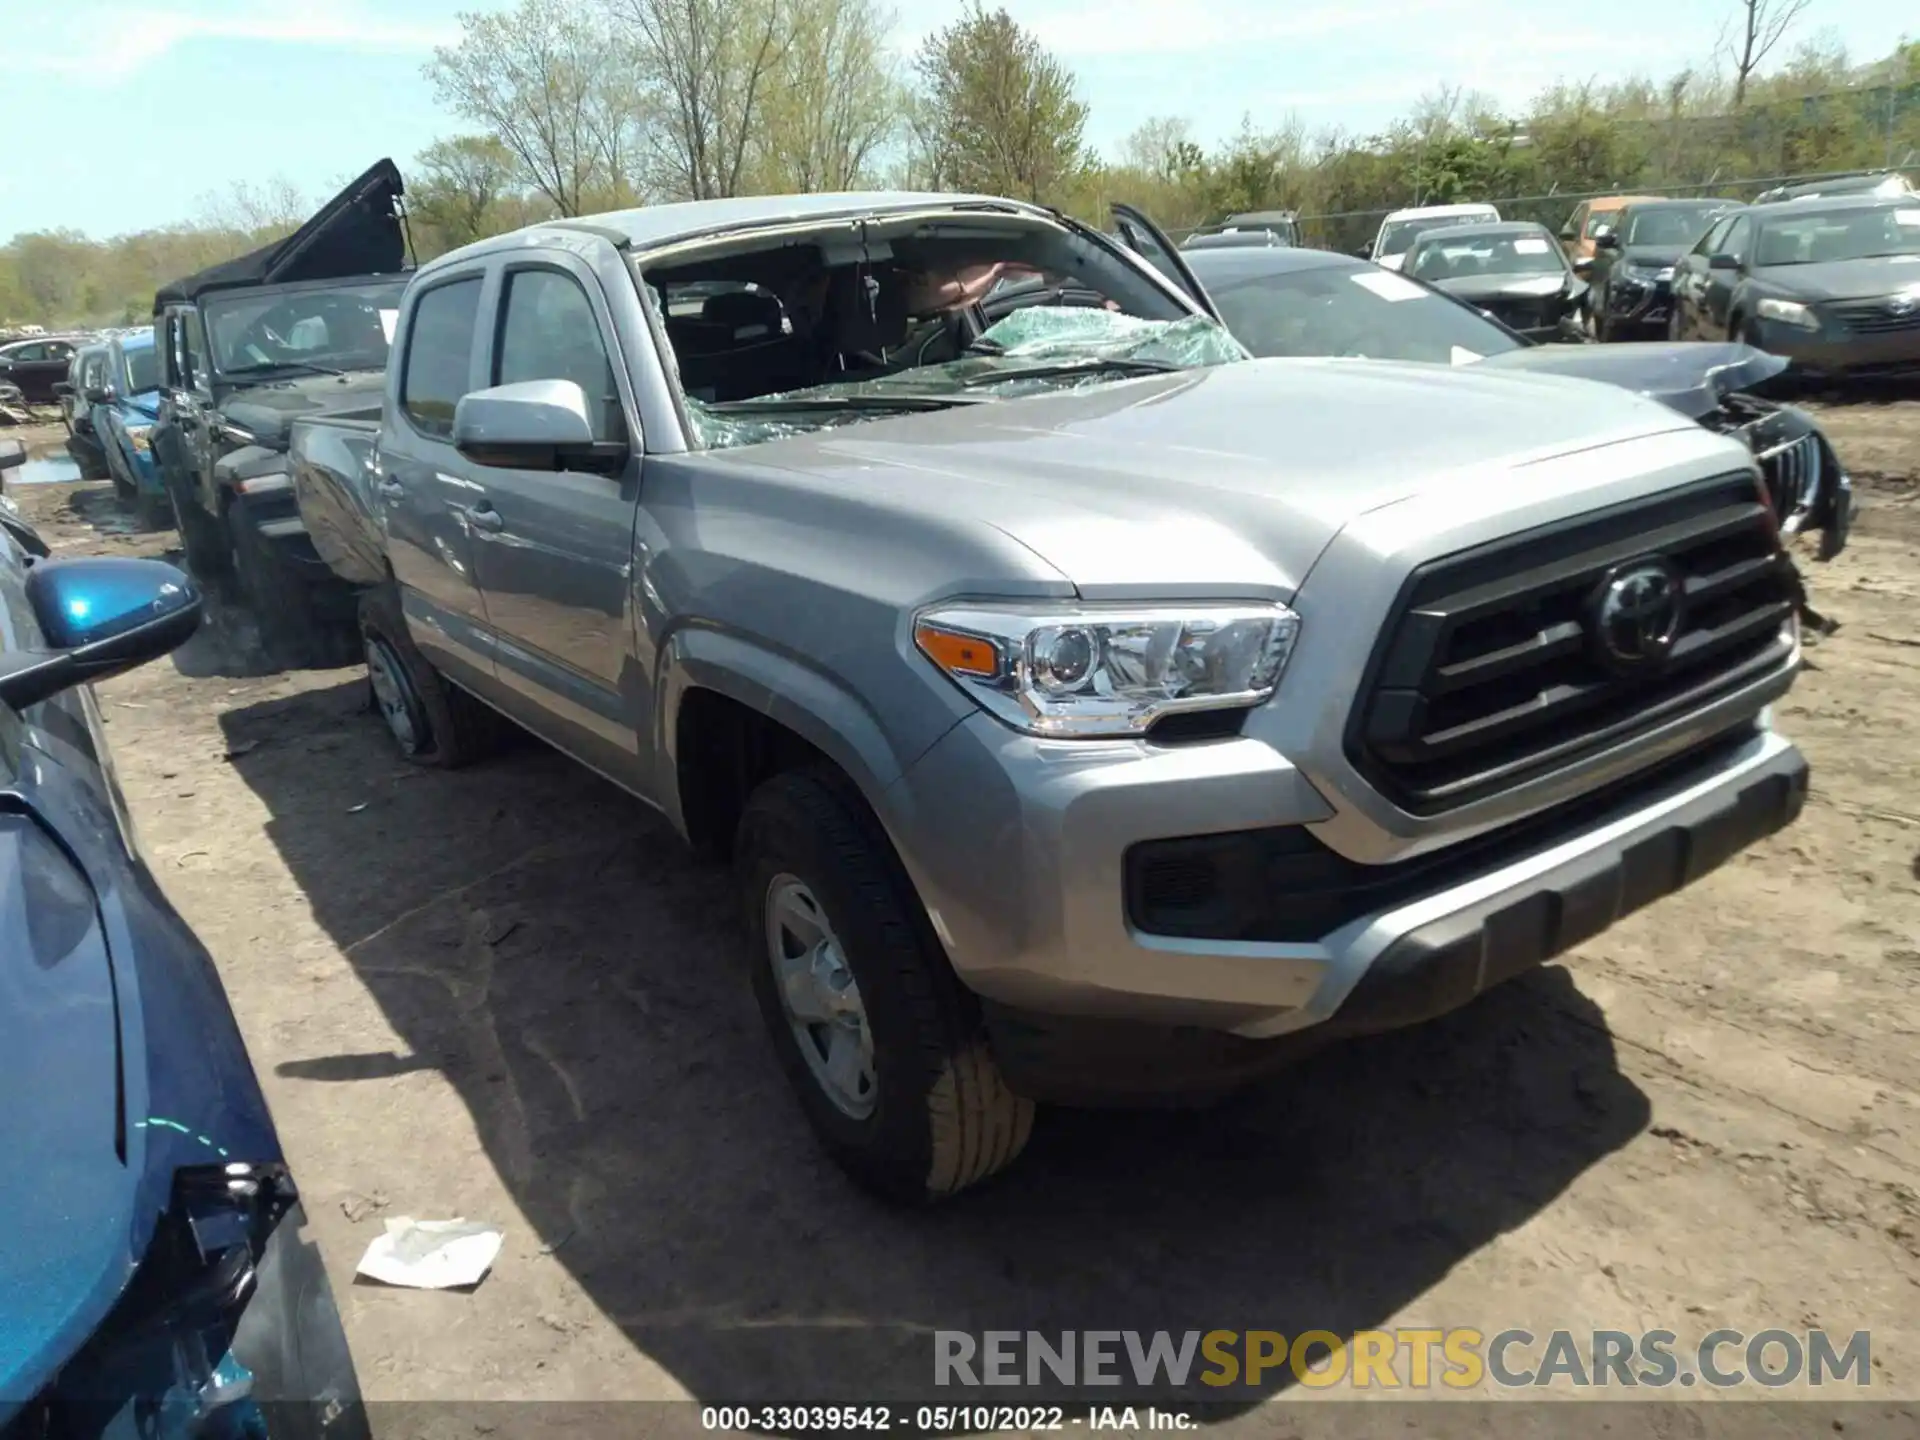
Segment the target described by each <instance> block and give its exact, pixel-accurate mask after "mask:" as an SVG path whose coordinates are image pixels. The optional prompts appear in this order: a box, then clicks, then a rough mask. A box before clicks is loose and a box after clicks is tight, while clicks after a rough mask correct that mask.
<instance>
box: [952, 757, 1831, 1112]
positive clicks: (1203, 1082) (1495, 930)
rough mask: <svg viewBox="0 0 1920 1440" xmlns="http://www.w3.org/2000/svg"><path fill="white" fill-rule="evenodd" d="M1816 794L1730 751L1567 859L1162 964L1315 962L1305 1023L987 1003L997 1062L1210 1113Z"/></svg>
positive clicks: (1590, 835)
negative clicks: (1235, 1022) (1228, 1025)
mask: <svg viewBox="0 0 1920 1440" xmlns="http://www.w3.org/2000/svg"><path fill="white" fill-rule="evenodd" d="M1806 789H1807V765H1806V762H1805V760H1803V759H1802V758H1801V756H1800V753H1799V752H1798V751H1797V750H1796V749H1795V748H1794V747H1793V746H1792V745H1791V744H1790V743H1788V742H1787V741H1785V740H1784V739H1782V738H1781V737H1779V736H1778V735H1775V734H1773V733H1772V732H1771V731H1766V730H1761V731H1756V732H1754V733H1753V735H1752V736H1751V737H1750V738H1749V739H1748V740H1747V741H1746V742H1745V743H1744V744H1739V745H1738V746H1737V747H1736V751H1735V752H1734V753H1731V754H1728V753H1726V751H1725V750H1724V747H1716V754H1715V757H1714V759H1713V760H1712V761H1710V762H1709V763H1707V764H1705V765H1697V766H1695V767H1694V768H1693V769H1692V770H1691V771H1690V772H1689V771H1686V770H1683V771H1682V772H1680V773H1677V774H1673V775H1671V776H1670V777H1669V778H1668V779H1667V781H1666V783H1664V784H1663V785H1661V786H1660V787H1659V789H1658V792H1657V793H1656V794H1654V795H1652V796H1650V797H1649V796H1644V795H1643V796H1639V797H1636V798H1635V799H1634V800H1633V801H1631V802H1630V803H1627V804H1624V805H1622V806H1621V807H1619V808H1618V809H1617V810H1616V811H1615V812H1614V813H1613V814H1611V815H1609V816H1607V817H1605V818H1603V819H1601V820H1600V821H1598V822H1596V823H1591V824H1588V825H1586V826H1585V828H1580V829H1577V830H1575V832H1574V833H1569V834H1566V835H1564V836H1563V837H1561V838H1560V839H1559V840H1558V841H1557V843H1555V842H1549V843H1547V844H1546V845H1545V846H1544V847H1543V848H1541V849H1540V850H1538V851H1537V852H1535V853H1532V854H1529V855H1527V856H1525V857H1524V858H1522V859H1519V860H1514V861H1510V862H1508V863H1504V864H1499V865H1496V866H1494V867H1492V868H1488V869H1485V870H1483V871H1481V872H1480V873H1478V874H1473V875H1470V876H1466V877H1461V878H1458V879H1457V880H1455V881H1453V883H1450V884H1449V886H1448V888H1446V889H1445V890H1443V891H1441V892H1439V893H1435V894H1430V895H1427V896H1425V897H1423V898H1420V899H1417V900H1414V901H1411V902H1409V903H1405V904H1400V905H1396V906H1395V907H1393V908H1390V909H1387V910H1383V911H1381V912H1379V913H1376V914H1371V915H1366V916H1362V917H1360V918H1359V919H1356V920H1354V921H1353V922H1351V923H1349V924H1347V925H1344V926H1342V927H1341V928H1340V929H1339V930H1337V931H1335V932H1334V933H1332V934H1329V935H1327V936H1326V937H1324V939H1322V940H1321V941H1320V942H1319V943H1318V944H1317V945H1314V946H1311V947H1304V946H1281V945H1257V944H1239V945H1236V946H1234V947H1233V949H1232V950H1231V951H1228V952H1226V953H1223V952H1222V951H1221V950H1220V949H1218V948H1208V949H1204V950H1197V951H1195V950H1190V951H1188V952H1186V953H1184V954H1179V953H1175V952H1162V953H1163V954H1165V955H1166V957H1167V959H1168V961H1169V963H1171V964H1175V965H1179V966H1181V967H1183V968H1190V969H1191V971H1192V972H1193V973H1194V974H1195V976H1196V977H1198V976H1200V975H1202V974H1205V973H1207V972H1208V971H1210V970H1212V969H1213V968H1214V967H1215V966H1216V965H1218V964H1219V963H1220V962H1223V961H1234V962H1238V963H1240V964H1242V965H1248V966H1252V965H1259V964H1262V963H1264V964H1266V965H1269V966H1271V967H1272V969H1273V970H1274V971H1275V979H1276V981H1279V980H1280V979H1281V977H1282V976H1284V977H1285V981H1286V983H1293V981H1294V980H1295V979H1296V978H1297V977H1298V975H1299V973H1300V972H1299V970H1298V969H1297V968H1296V967H1298V966H1299V965H1300V964H1301V963H1302V962H1301V959H1300V956H1301V954H1302V952H1303V951H1308V950H1311V951H1313V952H1316V958H1315V959H1314V960H1313V961H1311V962H1308V964H1309V968H1310V969H1311V971H1312V973H1314V974H1315V975H1317V980H1316V981H1315V983H1313V985H1312V986H1311V987H1310V989H1309V991H1308V993H1307V997H1306V999H1305V1001H1304V1002H1303V1003H1302V1004H1301V1005H1300V1006H1299V1007H1297V1008H1296V1009H1295V1010H1293V1011H1292V1012H1288V1013H1285V1014H1280V1015H1276V1016H1274V1017H1272V1018H1271V1019H1270V1020H1269V1021H1268V1022H1266V1023H1261V1022H1255V1023H1253V1024H1249V1025H1243V1026H1241V1027H1239V1028H1238V1029H1237V1030H1236V1031H1226V1030H1220V1029H1214V1028H1209V1027H1207V1026H1206V1025H1203V1024H1192V1023H1187V1024H1181V1023H1168V1022H1165V1021H1156V1020H1154V1019H1152V1018H1151V1017H1150V1016H1146V1017H1143V1016H1142V1015H1139V1014H1135V1015H1129V1016H1113V1015H1106V1014H1101V1015H1083V1014H1082V1015H1064V1014H1059V1013H1054V1012H1049V1011H1045V1010H1036V1009H1034V1008H1032V1007H1030V1006H1025V1005H1020V1004H1017V1003H1008V1002H1005V1001H1000V1000H996V999H993V998H991V997H989V998H988V999H987V1000H986V1001H985V1003H984V1005H983V1010H984V1013H985V1017H986V1021H987V1025H988V1031H989V1035H990V1037H991V1041H992V1044H993V1047H994V1053H995V1058H996V1060H997V1061H998V1063H999V1064H1000V1067H1001V1069H1002V1071H1003V1072H1004V1073H1005V1075H1006V1077H1007V1080H1008V1083H1009V1084H1010V1085H1012V1086H1013V1088H1014V1089H1015V1090H1017V1091H1019V1092H1020V1093H1023V1094H1026V1095H1028V1096H1030V1097H1032V1098H1034V1099H1037V1100H1042V1101H1050V1102H1054V1103H1063V1104H1103V1103H1108V1104H1110V1103H1125V1104H1151V1103H1154V1102H1156V1101H1162V1100H1168V1099H1174V1100H1181V1099H1190V1098H1195V1097H1205V1096H1211V1095H1214V1094H1217V1093H1220V1092H1222V1091H1225V1090H1229V1089H1231V1088H1233V1087H1234V1086H1236V1085H1240V1084H1243V1083H1246V1082H1247V1081H1249V1080H1252V1079H1255V1078H1258V1077H1259V1076H1260V1075H1263V1074H1265V1073H1268V1072H1270V1071H1273V1070H1276V1069H1279V1068H1282V1067H1285V1066H1287V1065H1290V1064H1292V1063H1295V1062H1296V1061H1297V1060H1298V1059H1300V1058H1301V1057H1302V1056H1303V1055H1305V1054H1307V1053H1310V1052H1311V1051H1312V1050H1314V1049H1316V1048H1319V1047H1320V1046H1321V1045H1324V1044H1326V1043H1328V1042H1330V1041H1333V1040H1336V1039H1340V1038H1344V1037H1350V1036H1356V1035H1364V1034H1371V1033H1375V1032H1379V1031H1385V1030H1393V1029H1398V1028H1401V1027H1404V1026H1408V1025H1412V1024H1416V1023H1419V1022H1421V1021H1424V1020H1428V1019H1431V1018H1434V1017H1436V1016H1439V1015H1443V1014H1445V1013H1447V1012H1449V1011H1451V1010H1454V1009H1456V1008H1458V1007H1460V1006H1462V1005H1464V1004H1466V1003H1467V1002H1468V1001H1470V1000H1472V999H1474V998H1475V997H1476V996H1478V995H1480V994H1481V993H1483V992H1484V991H1486V990H1488V989H1490V988H1492V987H1493V986H1495V985H1498V984H1500V983H1501V982H1503V981H1506V980H1509V979H1513V978H1515V977H1517V976H1519V975H1521V974H1523V973H1525V972H1526V971H1528V970H1530V969H1533V968H1535V967H1537V966H1539V965H1542V964H1544V963H1545V962H1547V961H1549V960H1551V959H1553V958H1554V957H1555V956H1558V955H1560V954H1562V953H1564V952H1565V951H1567V950H1570V949H1572V948H1574V947H1575V946H1578V945H1580V944H1582V943H1583V942H1585V941H1587V940H1590V939H1592V938H1593V937H1594V936H1595V935H1597V934H1599V933H1600V932H1601V931H1603V930H1605V929H1607V928H1608V927H1609V926H1610V925H1612V924H1613V923H1614V922H1615V921H1617V920H1619V919H1621V918H1623V917H1624V916H1626V915H1628V914H1630V913H1632V912H1633V911H1635V910H1638V909H1640V908H1642V907H1644V906H1646V905H1647V904H1649V903H1651V902H1653V901H1655V900H1657V899H1659V898H1660V897H1662V896H1664V895H1667V894H1670V893H1672V892H1674V891H1676V890H1678V889H1680V888H1682V887H1683V886H1685V885H1688V884H1691V883H1692V882H1693V881H1695V880H1697V879H1699V878H1700V877H1701V876H1702V875H1704V874H1706V873H1707V872H1708V871H1710V870H1712V869H1714V868H1715V867H1717V866H1718V865H1720V864H1721V863H1723V862H1724V861H1725V860H1727V859H1728V858H1729V857H1731V856H1732V855H1734V854H1735V853H1737V852H1738V851H1739V850H1741V849H1743V848H1744V847H1746V846H1748V845H1750V844H1752V843H1753V842H1754V841H1756V840H1759V839H1761V838H1762V837H1764V836H1766V835H1769V834H1771V833H1773V832H1774V831H1776V830H1779V829H1781V828H1782V827H1784V826H1786V825H1788V824H1789V823H1791V822H1792V821H1793V819H1794V818H1795V817H1796V816H1797V815H1798V814H1799V811H1800V808H1801V806H1802V804H1803V802H1804V800H1805V797H1806ZM962 973H963V974H964V973H965V972H964V971H963V972H962ZM1149 1008H1150V1007H1149Z"/></svg>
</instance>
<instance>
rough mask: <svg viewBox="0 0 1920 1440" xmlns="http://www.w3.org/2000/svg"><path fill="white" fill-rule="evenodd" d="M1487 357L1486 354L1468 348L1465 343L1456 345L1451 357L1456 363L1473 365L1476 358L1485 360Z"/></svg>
mask: <svg viewBox="0 0 1920 1440" xmlns="http://www.w3.org/2000/svg"><path fill="white" fill-rule="evenodd" d="M1486 358H1487V357H1486V356H1484V355H1481V354H1478V353H1477V352H1475V351H1472V350H1469V349H1467V347H1466V346H1464V345H1456V346H1454V347H1453V354H1452V356H1451V359H1452V361H1453V363H1454V364H1455V365H1471V364H1473V362H1474V361H1476V360H1484V359H1486Z"/></svg>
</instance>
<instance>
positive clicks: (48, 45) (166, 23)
mask: <svg viewBox="0 0 1920 1440" xmlns="http://www.w3.org/2000/svg"><path fill="white" fill-rule="evenodd" d="M68 18H69V20H70V22H71V23H69V24H67V25H63V26H61V27H59V32H58V34H56V32H55V28H54V27H52V26H47V27H44V28H42V29H41V30H40V32H39V33H38V35H36V36H33V37H32V38H29V39H28V40H27V42H26V44H25V45H24V46H21V47H19V48H17V49H16V50H15V51H14V53H13V54H11V55H10V56H9V57H8V58H9V59H10V60H12V61H13V62H14V63H16V64H20V65H24V66H25V67H26V68H27V69H29V70H42V71H51V72H54V73H57V74H62V75H70V76H73V77H75V78H76V79H79V80H82V81H85V80H97V81H114V80H123V79H125V78H126V77H127V76H129V75H131V74H133V73H134V72H135V71H138V70H141V69H144V68H145V67H146V66H148V65H151V64H152V63H153V62H154V61H156V60H158V59H160V58H161V57H162V56H164V55H166V54H167V53H168V52H169V51H171V50H172V49H174V48H175V47H176V46H178V45H181V44H183V43H186V42H188V41H193V40H259V41H266V42H269V43H273V44H284V45H330V46H340V47H345V48H351V49H357V50H403V51H404V50H426V49H430V48H431V47H433V46H435V45H440V44H445V43H447V41H448V40H449V39H451V38H454V36H455V33H456V32H454V31H453V30H452V27H450V26H434V25H422V24H410V23H407V22H403V21H394V20H389V19H384V18H381V17H378V16H375V15H373V14H371V13H370V12H368V11H366V10H363V9H361V8H360V7H359V6H358V5H356V4H331V5H329V4H317V5H310V6H308V7H306V8H303V9H300V10H295V9H292V8H281V7H277V6H275V7H268V6H265V5H252V6H248V7H245V8H237V9H228V10H225V11H219V12H214V13H187V12H184V11H179V10H165V9H160V10H132V9H124V8H121V7H119V6H114V5H106V6H102V5H83V6H79V7H76V8H75V9H74V10H72V11H69V12H68ZM62 42H64V43H62Z"/></svg>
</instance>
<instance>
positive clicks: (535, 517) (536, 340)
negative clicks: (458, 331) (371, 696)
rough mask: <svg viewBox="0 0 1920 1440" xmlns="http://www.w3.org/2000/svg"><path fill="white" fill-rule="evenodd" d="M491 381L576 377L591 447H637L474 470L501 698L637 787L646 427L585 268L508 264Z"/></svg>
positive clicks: (554, 262) (480, 558) (559, 263)
mask: <svg viewBox="0 0 1920 1440" xmlns="http://www.w3.org/2000/svg"><path fill="white" fill-rule="evenodd" d="M490 316H491V318H492V319H493V321H494V336H495V338H494V343H493V346H492V348H491V353H490V354H489V355H488V357H487V360H488V366H489V369H488V373H487V375H486V378H485V382H484V383H486V384H487V385H509V384H514V383H516V382H518V381H523V380H571V381H573V382H574V383H575V384H577V385H579V386H580V388H581V390H582V391H583V392H585V394H586V397H587V406H588V413H589V415H590V416H591V418H592V421H593V427H594V439H595V440H599V441H607V442H619V443H624V444H628V445H630V446H633V448H634V450H635V452H636V458H634V459H630V460H629V462H628V464H627V465H626V467H625V469H624V470H623V471H622V472H621V473H619V474H617V475H601V474H592V473H589V472H586V471H580V470H559V471H552V470H513V469H507V468H504V467H494V466H479V465H469V466H468V468H467V470H466V472H465V473H466V474H467V475H468V477H469V478H470V479H471V480H472V481H473V482H474V483H475V485H476V487H477V488H476V491H475V494H474V498H473V501H472V504H473V519H474V522H475V528H474V566H475V572H476V574H477V575H478V577H479V582H480V592H481V595H482V597H483V599H484V601H485V604H486V610H487V624H488V625H489V627H491V629H492V631H493V635H494V642H495V648H494V661H495V665H496V667H497V668H496V673H497V676H498V680H499V685H500V689H501V694H502V700H503V703H504V704H505V705H506V706H507V707H508V708H509V709H510V710H512V711H517V712H519V713H521V714H524V715H526V716H527V717H528V719H529V723H534V724H537V726H538V728H539V730H540V732H541V733H542V734H543V735H545V736H547V737H548V738H550V739H553V740H555V741H557V742H558V743H559V744H561V745H562V746H563V747H564V748H566V749H568V750H570V751H572V752H573V753H574V754H575V755H577V756H578V757H579V758H581V759H583V760H585V761H587V762H588V763H589V764H592V765H594V766H596V767H597V768H599V769H600V770H602V771H604V772H605V773H606V774H608V775H610V776H612V777H613V778H614V779H616V780H619V781H622V782H625V783H627V784H631V785H636V786H637V785H640V784H642V783H643V782H644V779H645V777H644V776H643V775H642V773H641V767H640V755H639V750H638V745H639V737H640V735H641V734H643V733H644V732H645V728H646V727H645V726H644V724H642V723H640V720H639V717H638V716H637V714H636V713H635V709H636V707H635V705H634V704H631V703H629V697H630V696H636V695H638V694H639V693H640V692H641V688H642V687H641V685H640V680H639V677H637V676H630V675H629V667H630V665H631V663H632V659H631V657H632V655H633V651H634V636H635V627H636V617H635V615H634V613H633V596H634V586H633V583H632V572H633V553H634V552H633V534H634V522H635V517H636V512H637V510H638V508H639V504H640V465H639V463H638V460H637V451H638V448H639V447H638V445H637V444H635V441H636V438H637V437H638V435H639V433H640V430H639V426H638V424H637V422H636V421H635V420H634V418H633V417H634V413H635V412H634V410H633V407H632V405H631V402H630V399H629V397H628V396H627V395H626V394H625V389H624V384H623V382H624V378H625V374H626V367H625V365H624V364H618V363H616V360H617V357H618V356H619V355H620V349H619V346H618V344H617V343H616V342H615V340H614V338H613V337H614V335H615V334H616V331H615V328H614V323H613V319H612V316H611V314H610V312H609V310H608V308H607V304H606V297H605V295H604V293H603V292H602V290H601V288H600V282H599V280H598V278H597V277H596V275H595V273H594V272H593V270H592V269H591V268H590V267H588V266H587V265H586V264H584V263H583V262H581V261H578V260H576V259H574V258H573V257H572V256H570V255H564V254H556V253H549V254H544V255H542V256H541V257H540V258H539V259H538V260H529V261H527V262H524V263H513V264H510V265H509V266H508V267H507V268H506V270H505V271H504V273H503V274H502V276H501V283H500V287H499V298H498V301H497V303H495V304H494V305H492V306H491V307H490Z"/></svg>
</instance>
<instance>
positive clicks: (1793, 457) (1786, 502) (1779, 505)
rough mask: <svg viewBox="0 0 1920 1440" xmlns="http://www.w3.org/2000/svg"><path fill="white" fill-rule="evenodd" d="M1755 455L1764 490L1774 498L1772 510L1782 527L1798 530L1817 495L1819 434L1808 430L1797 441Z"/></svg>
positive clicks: (1820, 463) (1820, 459)
mask: <svg viewBox="0 0 1920 1440" xmlns="http://www.w3.org/2000/svg"><path fill="white" fill-rule="evenodd" d="M1754 458H1755V459H1756V460H1758V461H1759V462H1760V473H1761V475H1762V476H1764V477H1765V479H1766V482H1767V493H1768V495H1770V496H1771V497H1772V498H1773V513H1774V514H1775V515H1776V516H1777V517H1778V518H1779V520H1780V523H1781V526H1782V528H1784V529H1787V530H1788V531H1790V532H1791V531H1794V530H1798V529H1799V526H1800V523H1801V522H1802V521H1804V520H1805V518H1806V513H1805V512H1806V511H1807V510H1808V508H1809V507H1811V506H1812V504H1813V502H1814V500H1815V499H1817V498H1818V497H1819V494H1820V481H1821V479H1822V475H1821V467H1822V465H1823V464H1824V463H1825V461H1824V460H1823V458H1822V456H1821V451H1820V437H1819V436H1818V435H1815V434H1812V433H1808V434H1806V435H1802V436H1800V437H1799V438H1798V439H1797V440H1789V441H1787V442H1785V443H1784V444H1780V445H1774V446H1772V447H1770V448H1769V449H1765V450H1756V451H1755V452H1754Z"/></svg>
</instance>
